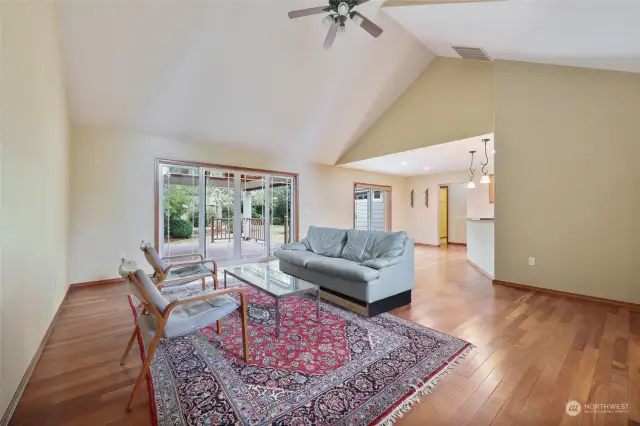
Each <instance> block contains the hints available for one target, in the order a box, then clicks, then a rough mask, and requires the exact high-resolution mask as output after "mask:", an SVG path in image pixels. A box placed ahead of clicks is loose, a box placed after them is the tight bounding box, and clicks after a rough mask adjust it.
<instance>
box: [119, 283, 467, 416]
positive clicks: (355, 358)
mask: <svg viewBox="0 0 640 426" xmlns="http://www.w3.org/2000/svg"><path fill="white" fill-rule="evenodd" d="M244 288H245V290H246V293H247V297H248V301H249V308H248V314H249V348H250V361H249V363H248V364H245V363H244V361H243V360H242V358H241V354H242V338H241V332H240V317H239V315H238V313H237V312H234V313H232V314H231V315H229V316H228V317H227V318H225V319H224V320H223V325H222V327H223V333H222V334H221V335H219V334H217V333H216V331H215V325H213V326H211V327H210V328H204V329H201V330H199V331H198V332H194V333H190V334H188V335H185V336H181V337H178V338H174V339H170V340H163V341H162V342H161V343H160V347H159V348H158V351H157V352H156V356H155V358H154V360H153V362H152V364H151V372H150V378H151V386H150V389H152V395H151V404H153V406H152V412H154V413H155V417H156V418H155V419H154V420H155V422H156V424H158V425H161V426H165V425H236V424H237V425H270V424H276V425H287V426H289V425H369V424H390V423H393V421H394V420H395V419H396V418H397V417H398V416H399V415H400V414H401V412H402V411H407V410H408V407H409V406H410V404H412V403H413V402H416V401H417V399H418V396H419V394H420V393H425V394H426V393H429V392H430V389H431V388H432V387H433V386H434V384H435V382H436V381H437V379H438V378H439V377H440V376H441V375H442V374H444V373H446V371H447V369H448V368H450V366H452V365H453V364H454V363H455V362H456V359H458V358H459V357H461V356H463V355H464V354H466V353H467V352H468V351H469V350H470V349H471V345H470V344H469V343H467V342H465V341H463V340H460V339H458V338H455V337H452V336H449V335H447V334H443V333H440V332H438V331H435V330H432V329H429V328H427V327H423V326H421V325H418V324H415V323H412V322H408V321H405V320H402V319H400V318H398V317H395V316H393V315H390V314H383V315H379V316H377V317H375V318H365V317H363V316H361V315H358V314H355V313H353V312H351V311H347V310H345V309H342V308H340V307H337V306H334V305H331V304H328V303H321V313H320V321H318V320H316V312H315V303H314V302H312V301H309V300H307V299H304V298H302V297H291V298H288V299H284V300H281V301H280V313H281V316H282V319H281V333H280V338H279V339H276V338H275V329H274V326H275V302H274V300H273V298H271V297H270V296H267V295H265V294H263V293H260V292H258V291H257V290H254V289H253V288H251V287H248V286H247V287H244ZM132 306H133V305H132ZM136 314H137V313H136Z"/></svg>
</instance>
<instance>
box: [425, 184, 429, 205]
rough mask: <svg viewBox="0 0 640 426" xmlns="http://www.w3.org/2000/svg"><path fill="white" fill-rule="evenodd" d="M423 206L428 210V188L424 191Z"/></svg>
mask: <svg viewBox="0 0 640 426" xmlns="http://www.w3.org/2000/svg"><path fill="white" fill-rule="evenodd" d="M424 205H425V206H426V207H427V208H429V188H427V189H426V190H425V191H424Z"/></svg>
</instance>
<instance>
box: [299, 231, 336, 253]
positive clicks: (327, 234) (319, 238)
mask: <svg viewBox="0 0 640 426" xmlns="http://www.w3.org/2000/svg"><path fill="white" fill-rule="evenodd" d="M346 239H347V231H346V230H345V229H335V228H320V227H317V226H310V227H309V231H308V232H307V238H304V239H303V240H302V243H303V244H304V245H305V246H306V247H307V250H309V251H312V252H314V253H315V254H319V255H320V256H326V257H340V254H341V253H342V249H343V248H344V244H345V241H346Z"/></svg>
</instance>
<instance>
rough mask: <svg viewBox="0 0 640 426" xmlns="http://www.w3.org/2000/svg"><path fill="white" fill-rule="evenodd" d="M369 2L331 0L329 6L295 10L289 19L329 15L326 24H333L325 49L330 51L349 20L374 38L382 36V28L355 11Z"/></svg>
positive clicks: (325, 18) (360, 0) (326, 17)
mask: <svg viewBox="0 0 640 426" xmlns="http://www.w3.org/2000/svg"><path fill="white" fill-rule="evenodd" d="M368 1H369V0H329V6H319V7H312V8H309V9H302V10H293V11H291V12H289V18H291V19H294V18H301V17H303V16H309V15H318V14H320V13H329V14H328V15H327V16H325V17H324V18H323V20H322V21H323V22H324V23H325V24H331V26H330V27H329V33H328V34H327V38H326V39H325V40H324V48H325V49H329V48H330V47H331V46H332V45H333V41H334V40H335V39H336V35H337V34H338V31H340V32H344V31H345V25H346V23H347V19H349V18H351V20H352V21H353V22H355V24H356V25H360V26H361V27H362V29H363V30H365V31H366V32H368V33H369V34H371V35H372V36H374V37H378V36H379V35H380V34H382V28H380V27H379V26H377V25H376V24H374V23H373V22H372V21H370V20H369V19H367V17H365V16H364V15H363V14H361V13H360V12H358V11H355V10H353V8H354V7H356V6H358V5H361V4H362V3H366V2H368Z"/></svg>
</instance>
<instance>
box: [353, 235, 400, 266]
mask: <svg viewBox="0 0 640 426" xmlns="http://www.w3.org/2000/svg"><path fill="white" fill-rule="evenodd" d="M406 241H407V233H406V232H383V231H362V230H359V229H349V230H348V231H347V243H346V244H345V246H344V249H343V250H342V255H341V257H342V258H344V259H347V260H351V261H353V262H358V263H362V262H364V261H367V260H370V259H379V258H383V259H384V258H393V257H398V256H400V255H402V252H403V251H404V245H405V243H406Z"/></svg>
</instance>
